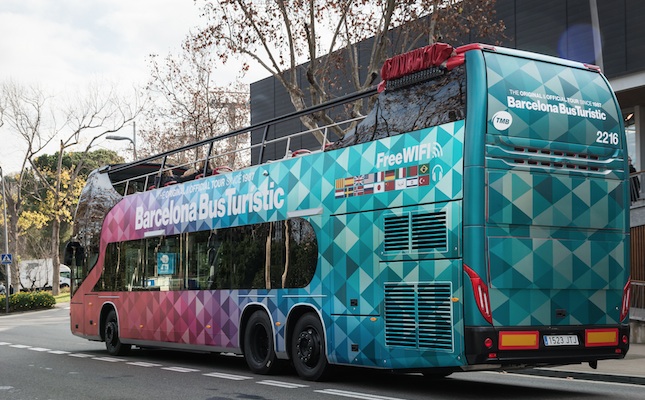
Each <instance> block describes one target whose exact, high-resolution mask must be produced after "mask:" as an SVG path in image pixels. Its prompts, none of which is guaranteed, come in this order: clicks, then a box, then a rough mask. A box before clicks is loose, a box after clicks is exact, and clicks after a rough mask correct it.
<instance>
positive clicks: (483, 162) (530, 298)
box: [460, 46, 629, 367]
mask: <svg viewBox="0 0 645 400" xmlns="http://www.w3.org/2000/svg"><path fill="white" fill-rule="evenodd" d="M469 50H472V51H469ZM460 51H462V52H465V57H466V65H467V66H468V69H467V72H468V77H467V78H468V88H469V92H468V99H467V101H468V118H467V121H466V137H465V146H466V147H465V156H464V183H465V192H464V279H465V281H464V282H465V284H464V289H465V298H470V299H473V298H474V299H475V300H476V301H474V302H465V325H466V327H465V332H466V334H465V341H466V342H465V348H466V357H467V362H468V364H470V365H472V364H489V365H499V366H502V367H511V366H536V365H548V364H567V363H579V362H589V363H590V364H591V365H595V363H596V362H597V361H598V360H601V359H616V358H623V357H624V356H625V354H626V352H627V350H628V348H629V325H628V322H629V321H628V311H629V310H628V304H629V303H628V301H629V297H628V290H629V282H628V280H629V203H628V201H629V196H628V180H627V179H628V172H627V150H626V149H627V147H626V143H625V136H624V128H623V125H622V120H621V113H620V109H619V106H618V103H617V101H616V98H615V96H614V94H613V92H612V90H611V88H610V87H609V84H608V83H607V80H606V79H605V78H604V77H603V76H602V74H601V73H600V72H599V71H598V70H597V68H595V67H593V66H587V65H583V64H579V63H574V62H568V61H565V60H560V59H555V58H551V57H546V56H539V55H535V54H529V53H524V52H519V51H514V50H508V49H500V48H493V47H490V48H483V47H482V46H475V47H473V48H469V49H461V50H460ZM482 105H485V106H482ZM482 188H484V190H482ZM482 255H485V256H484V257H482Z"/></svg>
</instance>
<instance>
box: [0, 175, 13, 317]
mask: <svg viewBox="0 0 645 400" xmlns="http://www.w3.org/2000/svg"><path fill="white" fill-rule="evenodd" d="M0 180H2V209H3V212H4V220H3V221H4V252H5V254H9V233H8V232H9V231H8V229H7V202H6V200H5V196H6V193H7V192H6V191H5V187H4V174H3V173H2V167H0ZM10 293H11V265H10V264H7V287H6V291H5V296H4V298H5V305H6V312H7V314H9V294H10Z"/></svg>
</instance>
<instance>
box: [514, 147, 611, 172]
mask: <svg viewBox="0 0 645 400" xmlns="http://www.w3.org/2000/svg"><path fill="white" fill-rule="evenodd" d="M513 150H514V151H515V152H516V153H522V156H523V157H522V158H515V159H513V162H514V163H515V164H524V165H529V166H541V167H550V168H563V169H577V170H584V171H594V172H597V171H601V167H600V164H598V161H599V160H600V158H599V157H598V156H596V155H588V154H582V153H571V152H564V151H557V150H549V149H533V148H530V147H517V146H516V147H514V148H513ZM525 156H526V158H524V157H525ZM539 156H543V157H542V158H541V157H539ZM553 158H555V159H557V160H558V161H554V160H553ZM590 163H591V164H590Z"/></svg>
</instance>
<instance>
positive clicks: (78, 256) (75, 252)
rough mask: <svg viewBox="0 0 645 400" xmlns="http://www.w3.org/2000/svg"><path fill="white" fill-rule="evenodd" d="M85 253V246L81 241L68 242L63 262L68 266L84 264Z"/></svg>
mask: <svg viewBox="0 0 645 400" xmlns="http://www.w3.org/2000/svg"><path fill="white" fill-rule="evenodd" d="M84 253H85V252H84V250H83V246H81V244H80V243H79V242H69V243H67V244H66V245H65V253H64V254H63V264H65V265H67V266H68V267H71V266H81V265H83V258H84V256H85V254H84Z"/></svg>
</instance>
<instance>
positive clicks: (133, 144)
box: [105, 122, 137, 161]
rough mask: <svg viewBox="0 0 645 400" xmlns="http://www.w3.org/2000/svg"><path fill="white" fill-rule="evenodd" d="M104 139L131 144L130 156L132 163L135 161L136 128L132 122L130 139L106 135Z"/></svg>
mask: <svg viewBox="0 0 645 400" xmlns="http://www.w3.org/2000/svg"><path fill="white" fill-rule="evenodd" d="M105 138H106V139H108V140H127V141H129V142H130V143H132V154H133V155H134V161H137V128H136V125H135V124H134V122H133V123H132V138H129V137H127V136H116V135H108V136H106V137H105Z"/></svg>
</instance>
